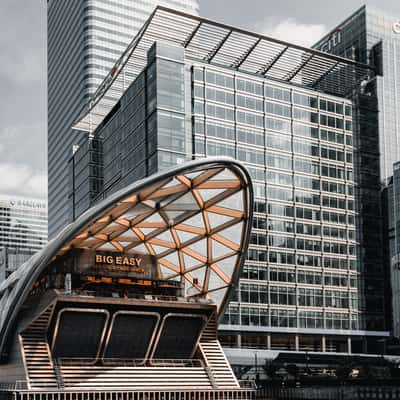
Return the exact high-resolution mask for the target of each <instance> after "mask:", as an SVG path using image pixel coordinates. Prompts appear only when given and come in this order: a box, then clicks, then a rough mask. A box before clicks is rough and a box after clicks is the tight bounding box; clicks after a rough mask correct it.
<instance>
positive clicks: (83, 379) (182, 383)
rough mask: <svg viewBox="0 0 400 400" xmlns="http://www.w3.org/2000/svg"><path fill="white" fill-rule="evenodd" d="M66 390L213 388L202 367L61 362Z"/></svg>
mask: <svg viewBox="0 0 400 400" xmlns="http://www.w3.org/2000/svg"><path fill="white" fill-rule="evenodd" d="M59 368H60V372H61V376H62V381H63V385H64V389H65V390H78V389H79V390H87V391H90V390H115V389H118V390H140V389H141V390H151V389H154V388H157V390H159V389H174V390H178V389H179V390H181V389H188V390H189V389H193V388H194V387H196V388H198V389H206V390H207V389H211V388H212V386H211V384H210V380H209V378H208V376H207V373H206V371H205V370H204V368H203V366H199V367H171V366H170V367H129V366H114V367H110V366H90V365H87V366H84V365H79V366H78V365H77V366H71V365H60V366H59Z"/></svg>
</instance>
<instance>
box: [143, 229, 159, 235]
mask: <svg viewBox="0 0 400 400" xmlns="http://www.w3.org/2000/svg"><path fill="white" fill-rule="evenodd" d="M138 229H139V228H138ZM158 229H160V228H140V230H141V231H142V232H143V233H144V235H145V236H147V235H150V233H152V232H154V231H156V230H158Z"/></svg>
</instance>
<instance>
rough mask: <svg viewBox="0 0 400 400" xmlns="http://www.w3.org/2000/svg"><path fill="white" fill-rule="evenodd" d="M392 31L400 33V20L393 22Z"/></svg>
mask: <svg viewBox="0 0 400 400" xmlns="http://www.w3.org/2000/svg"><path fill="white" fill-rule="evenodd" d="M393 32H394V33H399V34H400V20H398V21H396V22H394V23H393Z"/></svg>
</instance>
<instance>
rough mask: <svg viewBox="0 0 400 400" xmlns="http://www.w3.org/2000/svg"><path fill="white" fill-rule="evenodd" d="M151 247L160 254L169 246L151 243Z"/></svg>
mask: <svg viewBox="0 0 400 400" xmlns="http://www.w3.org/2000/svg"><path fill="white" fill-rule="evenodd" d="M151 247H152V248H153V250H154V252H155V253H156V254H161V253H164V251H167V250H169V247H162V246H157V245H155V244H152V245H151Z"/></svg>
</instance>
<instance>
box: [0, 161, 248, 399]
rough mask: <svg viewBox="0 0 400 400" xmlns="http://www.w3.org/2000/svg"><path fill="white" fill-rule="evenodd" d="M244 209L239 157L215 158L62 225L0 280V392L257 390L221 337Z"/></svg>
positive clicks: (244, 228) (98, 394) (73, 395)
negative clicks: (236, 370) (241, 377)
mask: <svg viewBox="0 0 400 400" xmlns="http://www.w3.org/2000/svg"><path fill="white" fill-rule="evenodd" d="M252 210H253V191H252V184H251V179H250V176H249V175H248V173H247V171H246V169H245V168H244V167H243V166H242V165H241V164H240V163H238V162H237V161H235V160H231V159H227V158H214V159H213V160H196V161H192V162H190V163H186V164H184V165H180V166H176V167H175V168H173V169H171V170H169V171H165V172H162V173H160V174H155V175H152V176H151V177H149V178H147V179H145V180H143V181H140V182H136V183H133V184H131V185H129V186H127V187H124V188H123V189H122V190H120V191H119V192H117V193H115V194H114V195H113V196H110V197H109V198H107V199H105V200H103V201H102V202H100V203H99V204H97V205H96V206H94V207H92V208H91V209H89V210H88V211H87V212H86V213H85V214H83V215H82V216H81V217H79V218H77V220H76V221H74V222H73V223H72V224H70V225H68V226H66V227H65V228H64V229H63V231H62V233H61V234H60V235H58V236H57V238H56V239H54V240H53V241H52V242H51V243H50V244H48V245H47V246H46V247H45V248H43V250H42V251H40V252H39V253H38V255H37V256H36V257H34V258H32V259H30V260H29V261H28V262H27V263H26V264H24V266H23V267H22V268H21V269H19V270H18V271H16V272H15V273H14V274H13V275H11V276H10V277H9V278H8V280H7V281H6V282H4V283H3V284H2V285H0V396H1V398H2V399H6V400H8V399H16V398H21V399H24V398H29V399H31V400H48V399H49V400H50V399H51V400H64V399H77V400H95V399H104V400H112V399H115V398H121V399H131V400H144V399H153V400H163V399H171V400H172V399H174V400H187V399H203V400H251V399H254V397H255V396H254V394H255V392H254V390H253V389H250V388H248V387H247V388H242V387H241V386H240V385H239V382H238V380H237V378H236V377H235V375H234V374H233V371H232V369H231V366H230V365H229V362H228V361H227V359H226V357H225V355H224V352H223V350H222V348H221V345H220V343H219V341H218V338H217V320H218V319H219V317H220V316H221V314H222V313H223V310H224V308H225V305H226V303H227V301H228V299H229V293H230V292H231V290H232V288H233V287H234V285H235V284H236V282H237V279H238V275H239V271H240V268H241V267H242V265H243V263H244V261H245V253H246V249H247V246H248V243H249V238H250V229H251V219H252ZM205 243H207V244H206V245H205Z"/></svg>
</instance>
